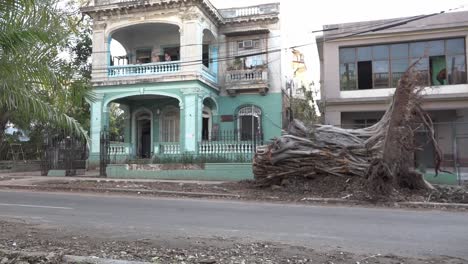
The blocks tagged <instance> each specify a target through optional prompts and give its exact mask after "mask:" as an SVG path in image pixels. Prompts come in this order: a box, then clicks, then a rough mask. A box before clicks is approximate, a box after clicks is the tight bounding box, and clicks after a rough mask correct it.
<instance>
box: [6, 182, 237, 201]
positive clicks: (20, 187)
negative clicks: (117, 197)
mask: <svg viewBox="0 0 468 264" xmlns="http://www.w3.org/2000/svg"><path fill="white" fill-rule="evenodd" d="M0 189H15V190H39V191H50V190H56V191H85V192H95V193H106V192H107V193H131V194H160V195H179V196H185V197H194V198H202V197H219V198H238V199H239V198H242V196H240V195H236V194H227V193H200V192H178V191H164V190H147V189H119V188H100V189H97V188H83V187H74V188H62V187H47V186H37V185H0Z"/></svg>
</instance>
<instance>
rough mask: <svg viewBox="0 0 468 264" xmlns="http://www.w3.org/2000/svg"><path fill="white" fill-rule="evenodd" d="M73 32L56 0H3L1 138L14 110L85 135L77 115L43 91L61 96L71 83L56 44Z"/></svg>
mask: <svg viewBox="0 0 468 264" xmlns="http://www.w3.org/2000/svg"><path fill="white" fill-rule="evenodd" d="M69 33H70V21H69V19H68V18H67V15H66V14H65V13H64V12H63V11H62V10H60V9H59V8H58V7H57V0H2V1H0V142H1V139H2V136H3V133H4V131H5V127H6V125H7V123H8V121H9V120H10V117H11V115H12V113H22V114H23V115H24V114H26V115H28V116H29V117H31V118H33V119H35V120H37V121H39V122H42V123H46V124H51V125H54V126H55V127H58V128H61V129H64V130H65V131H67V132H68V133H73V134H75V135H80V136H84V137H87V136H86V132H85V131H84V130H83V128H82V127H81V125H80V124H79V123H78V122H77V121H76V120H75V119H73V118H71V117H69V116H67V115H66V114H64V111H62V110H60V109H58V108H56V107H54V106H53V105H52V104H50V103H47V102H46V101H45V100H42V99H41V96H39V95H42V96H44V95H45V96H49V97H51V98H54V99H55V98H60V97H61V96H62V93H61V91H62V90H64V89H67V88H66V87H61V83H62V82H60V81H59V78H58V77H57V74H56V73H57V69H58V65H59V60H58V59H57V55H58V52H59V50H58V47H61V46H64V43H65V42H66V40H67V36H68V35H69ZM42 98H44V97H42Z"/></svg>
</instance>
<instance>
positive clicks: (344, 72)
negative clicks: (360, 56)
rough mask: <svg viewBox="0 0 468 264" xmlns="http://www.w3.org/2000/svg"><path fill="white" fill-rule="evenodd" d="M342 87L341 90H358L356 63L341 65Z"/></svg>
mask: <svg viewBox="0 0 468 264" xmlns="http://www.w3.org/2000/svg"><path fill="white" fill-rule="evenodd" d="M340 87H341V90H356V64H354V63H344V64H341V65H340Z"/></svg>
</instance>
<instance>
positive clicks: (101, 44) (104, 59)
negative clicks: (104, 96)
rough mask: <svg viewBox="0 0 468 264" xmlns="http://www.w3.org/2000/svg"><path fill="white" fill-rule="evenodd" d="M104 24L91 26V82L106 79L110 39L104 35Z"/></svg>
mask: <svg viewBox="0 0 468 264" xmlns="http://www.w3.org/2000/svg"><path fill="white" fill-rule="evenodd" d="M105 28H106V23H104V22H99V23H95V24H94V26H93V53H92V54H91V57H92V60H93V72H92V78H93V81H96V80H102V79H104V78H107V66H108V64H109V61H110V37H107V36H106V34H105Z"/></svg>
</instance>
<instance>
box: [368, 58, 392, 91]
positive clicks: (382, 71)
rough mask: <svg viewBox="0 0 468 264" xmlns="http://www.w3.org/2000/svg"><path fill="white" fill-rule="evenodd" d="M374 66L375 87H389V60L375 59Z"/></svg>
mask: <svg viewBox="0 0 468 264" xmlns="http://www.w3.org/2000/svg"><path fill="white" fill-rule="evenodd" d="M372 66H373V72H374V88H388V87H389V85H388V81H389V67H388V61H373V62H372Z"/></svg>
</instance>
